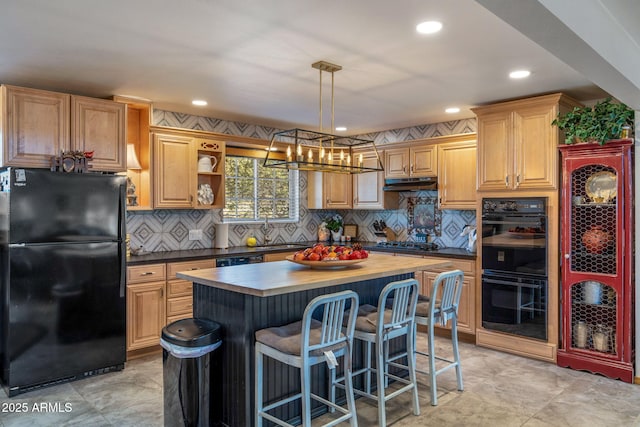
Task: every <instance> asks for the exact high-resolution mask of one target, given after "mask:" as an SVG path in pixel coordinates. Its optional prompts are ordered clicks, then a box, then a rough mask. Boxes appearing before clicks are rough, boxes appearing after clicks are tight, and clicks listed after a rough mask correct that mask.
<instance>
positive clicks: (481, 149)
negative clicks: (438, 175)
mask: <svg viewBox="0 0 640 427" xmlns="http://www.w3.org/2000/svg"><path fill="white" fill-rule="evenodd" d="M579 105H580V104H579V103H578V102H577V101H575V100H573V99H571V98H569V97H567V96H565V95H563V94H559V93H558V94H552V95H545V96H539V97H535V98H528V99H522V100H517V101H509V102H504V103H500V104H494V105H489V106H485V107H479V108H475V109H473V111H474V112H475V113H476V115H477V116H478V189H479V190H487V191H500V190H517V189H521V190H543V189H557V188H558V152H557V151H558V150H557V146H558V142H559V141H560V132H559V131H558V129H557V128H556V127H555V126H551V122H552V121H553V119H554V118H555V117H556V116H557V114H558V112H565V111H568V110H569V109H571V108H573V107H574V106H579Z"/></svg>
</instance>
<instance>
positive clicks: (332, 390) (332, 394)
mask: <svg viewBox="0 0 640 427" xmlns="http://www.w3.org/2000/svg"><path fill="white" fill-rule="evenodd" d="M344 360H345V362H346V361H347V355H345V359H344ZM336 369H337V368H334V369H329V381H330V382H329V402H333V403H335V401H336ZM344 375H345V379H346V378H347V372H346V369H345V372H344ZM345 388H346V383H345ZM348 403H349V396H348V395H347V404H348ZM329 412H330V413H332V414H333V413H334V412H336V410H335V408H334V407H333V406H329Z"/></svg>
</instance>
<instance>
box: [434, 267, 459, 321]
mask: <svg viewBox="0 0 640 427" xmlns="http://www.w3.org/2000/svg"><path fill="white" fill-rule="evenodd" d="M463 280H464V273H463V272H462V270H451V271H445V272H443V273H440V274H438V275H437V276H436V279H435V281H434V283H433V290H432V291H431V299H430V301H429V303H430V307H429V313H430V314H431V316H434V315H435V316H436V317H437V320H439V321H440V324H441V325H442V326H445V325H446V324H447V323H448V322H449V320H451V319H453V318H454V317H456V316H457V315H458V306H459V305H460V295H461V294H462V281H463ZM440 288H442V296H441V298H440V299H439V300H438V299H437V296H438V294H439V292H440ZM431 320H433V319H431Z"/></svg>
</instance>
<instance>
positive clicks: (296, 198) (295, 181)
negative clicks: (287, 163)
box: [222, 153, 300, 224]
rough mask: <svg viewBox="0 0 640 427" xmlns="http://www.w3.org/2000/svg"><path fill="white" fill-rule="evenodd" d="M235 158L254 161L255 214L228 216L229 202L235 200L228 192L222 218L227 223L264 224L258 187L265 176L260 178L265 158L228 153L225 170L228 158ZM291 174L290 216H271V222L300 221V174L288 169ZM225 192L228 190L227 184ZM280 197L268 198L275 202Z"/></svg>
mask: <svg viewBox="0 0 640 427" xmlns="http://www.w3.org/2000/svg"><path fill="white" fill-rule="evenodd" d="M233 158H246V159H251V160H252V161H253V167H252V169H253V205H254V216H253V218H236V217H230V216H227V215H226V214H225V211H226V210H227V203H228V202H229V201H230V200H234V198H233V197H230V195H229V194H228V193H225V206H224V208H223V209H222V218H223V222H225V223H232V224H262V223H264V217H259V216H258V215H259V213H258V209H259V207H258V205H259V200H260V199H259V198H258V187H259V185H260V183H259V181H260V180H261V179H263V178H260V167H264V166H263V165H262V163H263V159H262V158H259V157H256V156H252V155H243V154H241V153H238V154H227V155H226V157H225V171H226V166H227V164H226V162H227V159H233ZM288 174H289V179H288V181H289V217H287V218H275V217H269V222H273V223H298V222H299V221H300V174H299V172H298V171H297V170H289V171H288ZM225 178H228V176H226V177H225ZM225 192H226V184H225ZM277 199H278V198H275V197H274V198H270V199H268V200H271V201H272V202H274V201H275V200H277ZM235 200H239V199H235Z"/></svg>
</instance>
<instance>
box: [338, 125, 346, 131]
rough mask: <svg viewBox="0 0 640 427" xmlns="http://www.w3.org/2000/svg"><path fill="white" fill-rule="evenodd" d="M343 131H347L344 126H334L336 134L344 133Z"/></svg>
mask: <svg viewBox="0 0 640 427" xmlns="http://www.w3.org/2000/svg"><path fill="white" fill-rule="evenodd" d="M345 130H347V128H346V127H345V126H336V131H337V132H344V131H345Z"/></svg>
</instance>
